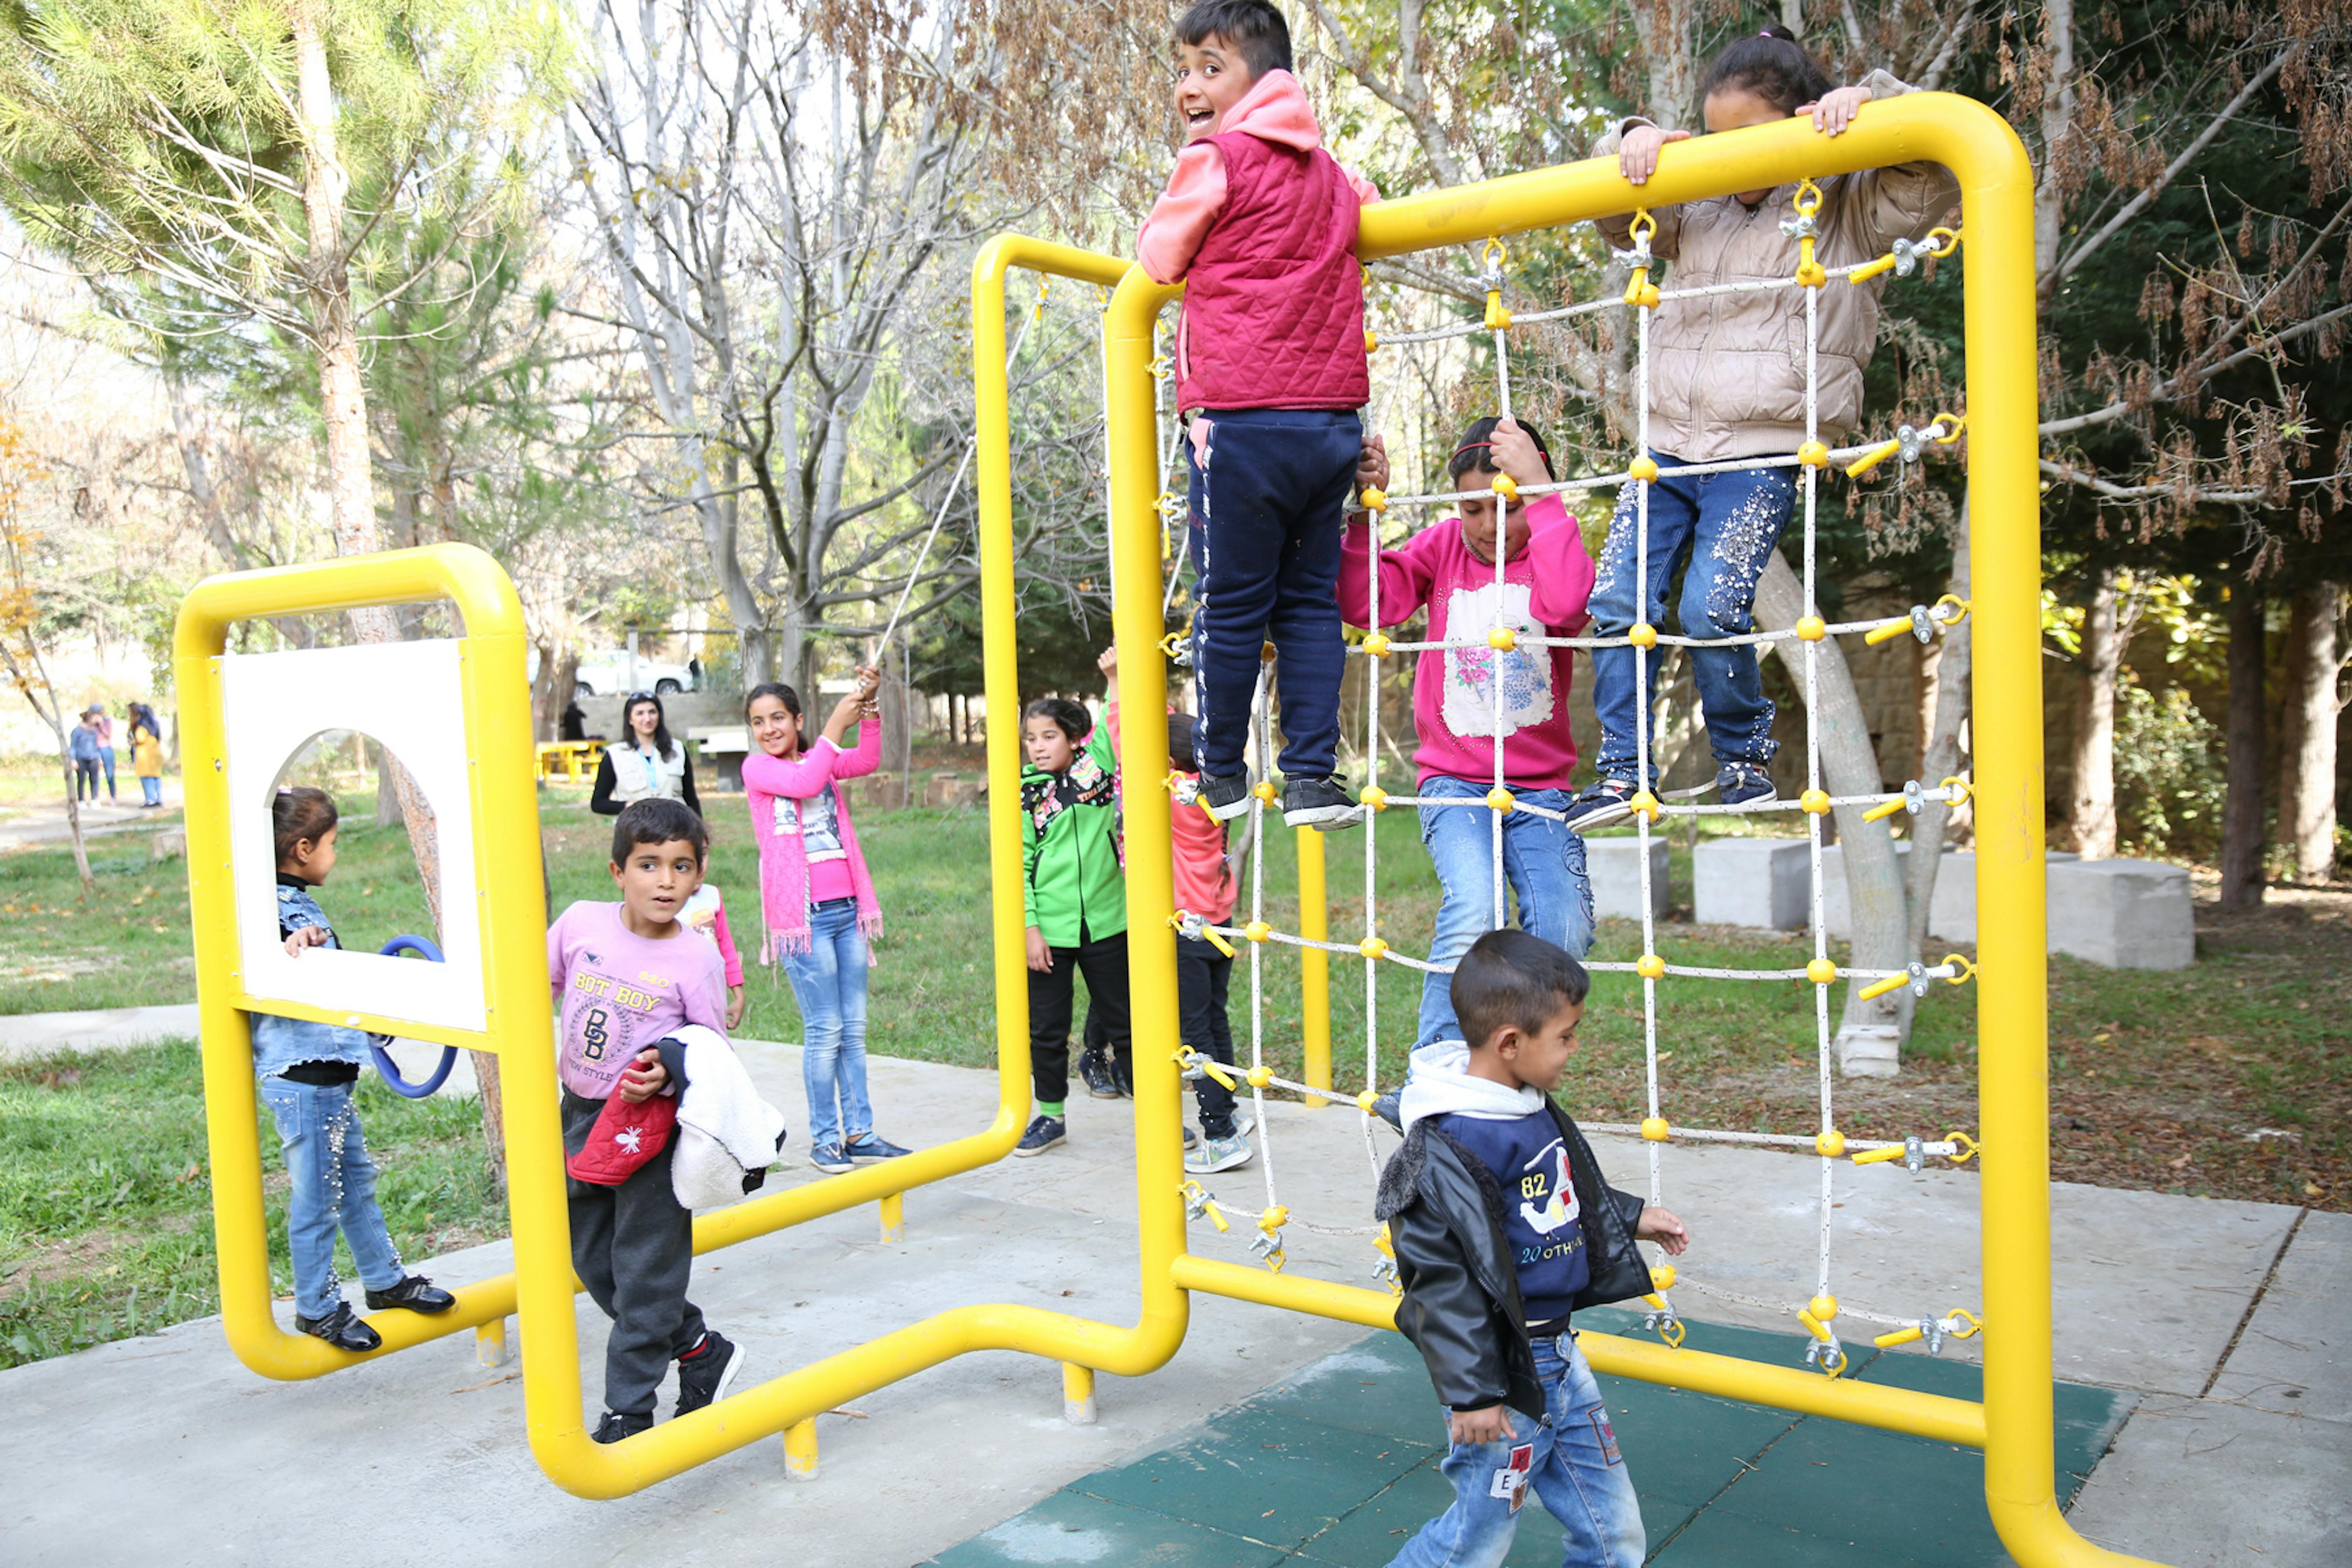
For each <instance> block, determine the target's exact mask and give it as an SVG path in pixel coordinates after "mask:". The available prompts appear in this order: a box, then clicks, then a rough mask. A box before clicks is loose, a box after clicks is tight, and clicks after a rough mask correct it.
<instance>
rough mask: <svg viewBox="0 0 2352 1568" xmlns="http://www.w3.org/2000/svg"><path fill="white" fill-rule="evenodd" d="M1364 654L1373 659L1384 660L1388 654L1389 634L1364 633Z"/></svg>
mask: <svg viewBox="0 0 2352 1568" xmlns="http://www.w3.org/2000/svg"><path fill="white" fill-rule="evenodd" d="M1364 652H1365V653H1367V654H1369V655H1370V656H1371V657H1372V658H1387V657H1388V654H1389V634H1388V633H1386V632H1366V633H1365V634H1364Z"/></svg>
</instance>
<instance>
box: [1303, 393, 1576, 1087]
mask: <svg viewBox="0 0 2352 1568" xmlns="http://www.w3.org/2000/svg"><path fill="white" fill-rule="evenodd" d="M1366 457H1367V463H1368V464H1369V465H1370V470H1371V472H1370V477H1369V478H1366V479H1363V482H1365V483H1369V484H1373V485H1385V484H1386V483H1387V479H1388V475H1387V456H1386V453H1385V452H1384V451H1383V450H1381V443H1380V442H1379V441H1378V440H1377V439H1375V440H1374V441H1373V442H1371V443H1370V444H1368V447H1367V454H1366ZM1445 468H1446V473H1447V475H1448V476H1449V477H1450V478H1451V479H1453V481H1454V489H1457V490H1486V489H1492V488H1493V486H1494V481H1495V476H1496V474H1497V473H1504V474H1508V475H1509V476H1510V477H1511V479H1513V480H1514V481H1516V482H1517V483H1518V484H1520V485H1543V484H1549V483H1551V482H1552V472H1551V454H1550V451H1549V448H1547V447H1545V445H1544V441H1543V437H1541V436H1540V435H1538V433H1537V432H1536V431H1535V430H1534V429H1532V428H1530V427H1529V426H1524V425H1521V424H1519V423H1517V421H1514V420H1510V419H1499V420H1498V419H1494V418H1485V419H1479V420H1475V421H1473V422H1472V424H1471V426H1470V427H1469V428H1468V429H1467V430H1465V431H1464V432H1463V434H1462V439H1461V440H1460V441H1459V442H1457V443H1456V444H1455V447H1454V456H1453V458H1451V459H1450V460H1449V461H1448V462H1447V463H1446V466H1445ZM1500 522H1501V529H1500V531H1501V535H1502V539H1501V549H1502V552H1503V581H1502V584H1501V585H1500V587H1499V589H1498V587H1497V585H1496V581H1495V552H1496V501H1495V498H1493V497H1492V496H1478V497H1475V498H1472V499H1465V500H1463V501H1462V502H1461V506H1460V515H1459V516H1456V517H1450V518H1447V519H1446V520H1445V521H1443V522H1441V523H1438V524H1437V525H1436V526H1434V527H1433V528H1427V529H1424V530H1423V531H1421V532H1419V533H1417V534H1415V535H1414V536H1413V537H1412V538H1411V539H1409V540H1407V541H1406V542H1404V543H1403V544H1402V546H1400V547H1399V548H1397V549H1394V550H1381V551H1378V552H1377V556H1378V561H1379V571H1380V584H1379V585H1380V600H1379V604H1380V624H1381V625H1382V626H1400V625H1402V624H1403V623H1404V622H1406V621H1409V620H1412V619H1413V618H1414V617H1415V616H1419V615H1420V614H1421V613H1422V611H1423V609H1426V610H1427V611H1428V612H1429V637H1428V640H1430V641H1432V642H1442V641H1445V640H1447V639H1449V638H1451V639H1460V640H1465V641H1468V642H1471V643H1472V644H1474V645H1475V646H1473V647H1448V648H1442V649H1440V648H1432V649H1428V650H1426V651H1424V652H1423V654H1422V655H1421V661H1420V664H1419V666H1418V667H1417V668H1415V670H1414V672H1413V683H1412V720H1413V731H1414V734H1415V735H1416V736H1417V737H1418V740H1419V744H1418V746H1417V747H1416V748H1415V750H1414V752H1413V761H1414V763H1416V764H1417V765H1418V766H1419V768H1420V773H1421V779H1420V789H1419V794H1420V795H1421V798H1422V800H1423V805H1422V807H1421V837H1422V842H1423V844H1424V845H1426V846H1427V847H1428V849H1429V853H1430V858H1432V859H1433V860H1434V861H1435V862H1436V863H1437V879H1438V882H1439V885H1440V887H1441V889H1443V895H1444V897H1443V900H1442V901H1441V903H1440V904H1439V906H1438V910H1437V932H1436V939H1435V941H1434V942H1433V943H1432V944H1431V948H1430V953H1429V959H1430V962H1431V963H1444V964H1448V965H1450V964H1452V963H1454V960H1455V959H1458V958H1460V957H1461V956H1462V954H1464V953H1465V952H1468V951H1469V949H1470V944H1471V943H1472V942H1475V941H1476V940H1477V938H1478V936H1479V934H1480V933H1481V932H1483V931H1487V930H1488V929H1490V928H1491V927H1492V926H1493V925H1494V923H1495V880H1494V837H1493V835H1494V827H1493V825H1492V820H1491V817H1490V816H1489V813H1488V810H1487V808H1486V805H1485V800H1486V792H1487V791H1488V790H1489V789H1491V788H1492V787H1494V784H1495V736H1496V732H1497V731H1498V730H1499V731H1500V732H1501V734H1502V737H1503V783H1504V784H1505V786H1506V787H1507V788H1508V789H1509V790H1510V791H1511V793H1512V795H1514V797H1516V798H1517V801H1518V802H1519V803H1520V804H1521V805H1530V806H1535V807H1538V808H1540V810H1542V811H1545V812H1549V813H1552V814H1553V815H1551V816H1541V815H1538V813H1537V812H1533V811H1513V812H1511V813H1509V814H1508V815H1507V816H1505V817H1504V818H1503V870H1504V875H1505V876H1506V878H1507V879H1508V880H1509V883H1510V887H1511V891H1512V892H1513V894H1514V895H1515V896H1516V897H1517V900H1518V907H1519V924H1520V926H1521V927H1522V928H1523V929H1525V930H1527V931H1533V932H1534V933H1535V934H1536V935H1538V936H1540V937H1542V938H1544V939H1545V940H1546V941H1547V942H1555V943H1557V944H1558V945H1559V946H1560V947H1563V948H1565V949H1567V950H1568V952H1570V953H1572V954H1573V955H1575V956H1576V957H1578V958H1582V957H1583V956H1584V955H1585V953H1586V952H1588V951H1589V950H1590V949H1591V945H1592V888H1591V883H1590V882H1589V881H1588V880H1587V879H1586V878H1585V873H1584V841H1583V840H1582V839H1580V838H1579V837H1577V836H1576V835H1575V834H1573V833H1570V832H1569V831H1568V829H1567V828H1566V827H1565V826H1562V825H1561V823H1560V822H1559V816H1558V814H1559V812H1560V811H1562V810H1563V809H1564V808H1565V807H1566V805H1568V800H1569V794H1568V791H1569V775H1570V773H1574V772H1575V770H1576V741H1575V738H1574V737H1573V736H1571V735H1570V733H1569V728H1568V688H1569V681H1570V678H1571V676H1572V674H1573V672H1574V668H1575V664H1574V651H1573V650H1572V649H1570V648H1564V647H1549V648H1547V647H1518V648H1515V649H1513V650H1512V651H1510V652H1508V653H1497V652H1496V651H1495V650H1494V649H1492V648H1489V647H1486V646H1484V645H1485V642H1486V633H1487V632H1488V631H1490V630H1492V629H1493V628H1494V627H1496V626H1510V627H1512V628H1514V629H1515V630H1516V631H1517V633H1518V635H1519V636H1520V637H1573V636H1575V635H1576V634H1577V633H1578V632H1579V631H1580V630H1581V629H1582V628H1583V626H1584V623H1585V620H1586V616H1585V611H1584V600H1585V595H1587V594H1589V593H1590V592H1591V589H1592V558H1591V555H1589V554H1587V553H1586V552H1585V548H1584V536H1583V535H1582V533H1580V531H1578V529H1577V524H1576V519H1575V518H1574V517H1573V516H1571V515H1570V513H1569V510H1568V509H1567V507H1566V506H1565V505H1564V504H1563V503H1562V502H1561V500H1560V499H1559V496H1558V495H1556V494H1555V495H1541V496H1537V497H1535V498H1533V499H1532V500H1528V499H1524V498H1520V497H1516V496H1515V497H1513V498H1512V499H1511V500H1509V501H1507V502H1506V503H1505V504H1504V506H1503V508H1502V514H1501V519H1500ZM1374 557H1375V550H1374V540H1373V533H1372V528H1371V524H1370V520H1369V519H1368V518H1367V517H1366V516H1364V515H1363V514H1360V513H1359V514H1358V515H1356V516H1354V517H1352V518H1350V519H1349V526H1348V533H1347V538H1346V540H1345V541H1344V542H1343V544H1342V546H1341V552H1340V563H1339V613H1340V614H1341V616H1344V617H1345V618H1346V619H1347V620H1348V622H1349V624H1350V625H1353V626H1370V625H1371V624H1372V597H1371V587H1372V571H1373V561H1374ZM1497 660H1499V661H1500V662H1501V672H1500V673H1501V682H1500V694H1501V712H1500V713H1499V714H1497V712H1496V661H1497ZM1441 803H1443V804H1441ZM1451 979H1452V976H1451V975H1450V974H1447V973H1432V974H1430V975H1429V976H1427V978H1426V981H1425V983H1424V984H1423V988H1422V998H1421V1028H1420V1036H1419V1038H1418V1040H1417V1041H1416V1042H1415V1043H1416V1045H1427V1044H1429V1043H1430V1042H1431V1041H1433V1040H1439V1039H1451V1038H1458V1037H1459V1026H1458V1025H1457V1024H1456V1023H1455V1021H1454V1005H1453V1003H1452V1001H1451V1000H1450V998H1449V995H1448V986H1449V984H1450V983H1451Z"/></svg>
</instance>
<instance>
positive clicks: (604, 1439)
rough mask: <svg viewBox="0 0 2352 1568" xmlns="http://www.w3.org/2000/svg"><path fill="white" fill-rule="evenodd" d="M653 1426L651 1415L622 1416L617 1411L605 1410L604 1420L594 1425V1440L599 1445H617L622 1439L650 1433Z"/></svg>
mask: <svg viewBox="0 0 2352 1568" xmlns="http://www.w3.org/2000/svg"><path fill="white" fill-rule="evenodd" d="M653 1426H654V1418H653V1417H652V1416H651V1415H623V1414H621V1412H619V1411H617V1410H607V1411H606V1412H604V1419H603V1420H602V1421H599V1422H597V1423H596V1431H595V1438H596V1441H598V1442H599V1443H617V1442H619V1441H620V1440H621V1439H622V1438H624V1437H634V1436H636V1435H637V1434H638V1433H640V1432H650V1431H652V1430H653Z"/></svg>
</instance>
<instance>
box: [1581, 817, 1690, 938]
mask: <svg viewBox="0 0 2352 1568" xmlns="http://www.w3.org/2000/svg"><path fill="white" fill-rule="evenodd" d="M1666 868H1667V861H1666V841H1665V839H1664V837H1661V836H1658V835H1652V836H1651V838H1650V913H1651V916H1652V917H1653V918H1654V919H1656V920H1664V919H1665V918H1666V910H1667V907H1668V903H1669V900H1668V898H1667V889H1666ZM1584 869H1585V874H1586V875H1587V876H1589V877H1591V879H1592V912H1593V913H1594V914H1596V915H1598V916H1599V917H1601V919H1602V920H1625V921H1637V920H1640V919H1641V918H1642V841H1641V840H1640V839H1638V838H1588V839H1586V840H1585V841H1584Z"/></svg>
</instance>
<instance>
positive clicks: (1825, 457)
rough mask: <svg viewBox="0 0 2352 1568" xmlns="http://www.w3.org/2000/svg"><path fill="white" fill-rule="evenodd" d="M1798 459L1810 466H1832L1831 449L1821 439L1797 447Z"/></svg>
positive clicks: (1805, 465) (1804, 464)
mask: <svg viewBox="0 0 2352 1568" xmlns="http://www.w3.org/2000/svg"><path fill="white" fill-rule="evenodd" d="M1797 461H1798V462H1799V463H1801V464H1802V465H1803V466H1804V467H1806V468H1828V467H1829V466H1830V449H1829V447H1826V446H1823V445H1822V443H1821V442H1819V441H1808V442H1806V443H1805V444H1804V445H1803V446H1801V447H1798V448H1797Z"/></svg>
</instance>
